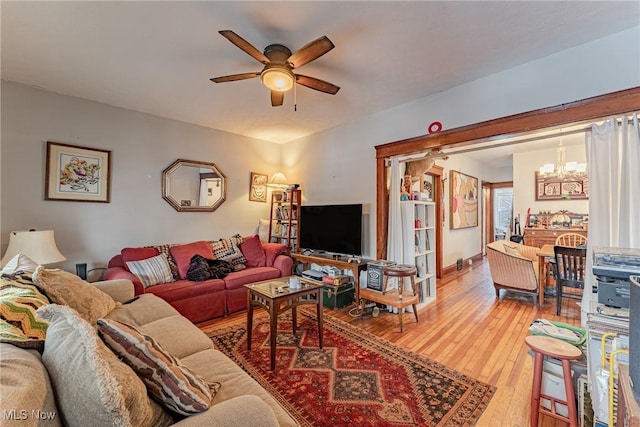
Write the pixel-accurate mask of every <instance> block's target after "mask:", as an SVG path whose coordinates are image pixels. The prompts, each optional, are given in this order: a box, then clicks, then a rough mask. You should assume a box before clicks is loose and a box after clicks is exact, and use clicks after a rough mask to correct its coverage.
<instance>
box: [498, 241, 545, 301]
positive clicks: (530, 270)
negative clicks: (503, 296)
mask: <svg viewBox="0 0 640 427" xmlns="http://www.w3.org/2000/svg"><path fill="white" fill-rule="evenodd" d="M537 251H539V248H536V247H533V246H526V245H522V244H520V243H514V242H510V241H505V240H497V241H495V242H491V243H489V244H488V245H487V259H488V260H489V270H490V271H491V279H492V280H493V286H494V287H495V289H496V297H499V296H500V289H506V290H509V291H515V292H522V293H525V294H529V295H531V296H532V297H533V303H534V305H535V304H537V303H538V296H539V292H540V285H539V282H538V256H537V255H536V252H537Z"/></svg>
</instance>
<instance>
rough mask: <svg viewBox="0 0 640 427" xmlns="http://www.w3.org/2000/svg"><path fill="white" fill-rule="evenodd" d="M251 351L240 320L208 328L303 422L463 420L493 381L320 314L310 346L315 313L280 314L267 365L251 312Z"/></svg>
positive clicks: (475, 411)
mask: <svg viewBox="0 0 640 427" xmlns="http://www.w3.org/2000/svg"><path fill="white" fill-rule="evenodd" d="M255 316H256V317H255V319H254V327H253V337H252V346H251V351H250V352H249V351H247V334H246V332H247V331H246V325H244V324H243V325H236V326H230V327H227V328H224V329H220V330H217V331H214V332H211V333H210V334H209V336H210V338H211V340H212V341H213V343H214V344H215V345H216V347H217V348H218V349H219V350H220V351H222V352H223V353H225V354H226V355H227V356H229V357H230V358H231V359H232V360H233V361H235V362H236V363H237V364H238V365H239V366H241V367H242V368H243V369H244V370H245V371H247V372H248V373H249V374H250V375H251V376H252V377H253V378H254V379H256V380H257V381H258V382H259V383H260V384H261V385H262V386H263V387H264V388H265V389H266V390H268V391H269V392H270V393H271V395H273V396H274V398H276V399H277V400H278V401H279V402H280V403H281V404H282V405H283V406H284V407H285V408H287V410H288V411H289V412H290V413H291V415H292V416H293V417H294V418H296V420H297V421H298V422H299V423H300V424H301V425H303V426H316V427H323V426H327V427H328V426H337V427H339V426H412V425H414V426H466V425H473V424H474V423H475V422H476V421H477V420H478V418H479V417H480V415H481V414H482V412H483V411H484V410H485V408H486V407H487V405H488V403H489V401H490V400H491V396H493V393H494V392H495V388H494V387H491V386H489V385H487V384H484V383H481V382H478V381H474V380H473V379H471V378H469V377H467V376H465V375H462V374H460V373H458V372H456V371H454V370H452V369H449V368H447V367H446V366H443V365H441V364H438V363H436V362H433V361H431V360H429V359H427V358H425V357H422V356H419V355H417V354H414V353H411V352H409V351H406V350H403V349H402V348H400V347H398V346H396V345H394V344H392V343H390V342H388V341H386V340H383V339H381V338H378V337H376V336H374V335H372V334H370V333H367V332H365V331H362V330H360V329H358V328H357V327H354V326H351V325H350V324H348V323H346V322H343V321H341V320H339V319H336V318H333V317H331V316H325V317H324V346H323V347H324V348H323V349H319V348H318V328H317V324H316V321H315V316H314V315H313V314H311V313H309V312H305V311H299V313H298V328H297V331H296V332H297V334H296V335H293V332H292V329H291V326H292V324H291V317H290V316H286V315H283V316H280V317H279V320H278V337H277V344H278V345H277V351H276V368H275V370H274V371H271V370H270V369H269V367H270V363H269V361H270V353H269V318H268V317H267V316H266V313H256V315H255Z"/></svg>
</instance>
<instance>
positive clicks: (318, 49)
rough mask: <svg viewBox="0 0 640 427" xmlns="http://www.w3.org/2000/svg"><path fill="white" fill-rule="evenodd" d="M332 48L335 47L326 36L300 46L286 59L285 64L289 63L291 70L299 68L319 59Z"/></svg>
mask: <svg viewBox="0 0 640 427" xmlns="http://www.w3.org/2000/svg"><path fill="white" fill-rule="evenodd" d="M334 47H335V45H334V44H333V43H332V42H331V40H329V38H328V37H327V36H322V37H320V38H319V39H316V40H314V41H312V42H311V43H307V44H306V45H304V46H302V47H301V48H300V49H298V50H297V51H296V52H295V53H294V54H293V55H291V56H290V57H289V59H287V62H289V63H290V64H291V66H292V67H293V68H299V67H302V66H303V65H304V64H308V63H309V62H311V61H313V60H314V59H317V58H320V57H321V56H322V55H324V54H325V53H327V52H329V51H330V50H331V49H333V48H334Z"/></svg>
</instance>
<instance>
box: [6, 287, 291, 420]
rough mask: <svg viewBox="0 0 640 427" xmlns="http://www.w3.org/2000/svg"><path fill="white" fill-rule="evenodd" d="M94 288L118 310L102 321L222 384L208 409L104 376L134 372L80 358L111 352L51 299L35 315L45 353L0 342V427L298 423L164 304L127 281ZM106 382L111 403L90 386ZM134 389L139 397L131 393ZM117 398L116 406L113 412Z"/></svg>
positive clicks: (112, 361) (115, 362)
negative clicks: (173, 404) (179, 408)
mask: <svg viewBox="0 0 640 427" xmlns="http://www.w3.org/2000/svg"><path fill="white" fill-rule="evenodd" d="M93 285H95V286H96V287H97V288H98V289H100V290H101V291H103V292H105V293H106V294H107V295H109V296H111V297H112V298H113V300H114V301H115V302H114V303H113V306H115V308H113V309H112V310H111V311H109V312H108V313H107V314H106V315H103V316H101V317H102V318H106V319H112V320H116V321H119V322H122V323H127V324H129V325H133V326H135V327H136V328H137V329H139V330H140V331H141V332H143V333H144V334H146V335H148V336H150V337H153V338H154V339H155V340H156V341H157V343H158V344H159V345H160V346H161V347H162V348H163V349H164V350H165V351H167V352H168V353H170V354H171V355H173V356H174V357H175V358H177V359H178V360H179V362H180V363H181V364H182V365H183V366H186V367H188V368H190V369H191V370H192V371H194V372H195V373H197V374H198V375H199V376H201V377H202V378H204V379H205V380H206V381H208V382H217V383H220V385H221V386H220V388H219V390H218V391H217V393H216V395H215V397H214V398H213V400H212V402H211V407H210V408H209V409H208V410H206V411H204V412H201V413H199V414H196V415H191V416H188V417H184V416H179V415H176V414H175V413H171V412H170V411H169V410H167V409H165V408H164V407H162V405H160V404H158V403H157V402H155V401H154V400H152V399H150V398H149V397H148V396H147V393H146V388H145V387H144V384H143V383H141V381H140V380H139V378H138V377H136V376H135V374H134V375H133V376H132V377H131V378H128V379H126V380H125V383H124V385H120V386H115V385H114V384H115V383H113V382H108V381H106V380H105V379H104V375H105V372H102V371H103V370H105V369H107V368H105V366H109V368H108V369H111V370H114V371H122V372H124V371H127V370H128V371H127V372H129V374H132V373H133V370H131V369H130V368H129V367H128V366H127V365H126V364H125V363H124V362H122V361H121V360H119V359H118V358H117V357H115V355H114V354H113V353H111V354H103V356H104V357H103V359H104V360H107V359H108V360H107V361H108V363H105V362H104V360H98V361H96V360H95V357H94V356H92V357H87V358H85V357H84V352H85V350H86V349H87V348H91V347H92V346H93V347H96V346H97V347H98V348H99V349H100V351H101V352H103V353H104V351H105V350H104V349H107V351H109V350H108V348H107V347H106V346H105V345H104V343H103V342H102V341H101V340H100V338H99V337H98V335H97V332H96V329H95V324H94V325H91V324H90V322H87V321H85V320H83V319H81V318H80V315H78V312H77V311H75V310H71V309H70V308H69V307H67V306H63V305H59V304H50V305H45V306H43V307H41V308H40V309H39V310H38V312H37V313H38V317H40V316H43V318H44V319H45V320H47V321H48V322H49V328H48V329H47V335H46V340H45V343H44V351H43V353H42V355H41V354H40V353H39V352H38V351H36V350H29V349H24V348H18V347H16V346H14V345H12V344H8V343H0V396H1V398H2V413H1V414H0V416H1V417H2V419H1V421H0V425H2V426H14V425H15V426H20V427H28V426H58V425H70V426H80V427H84V426H88V425H91V426H106V425H123V426H135V427H138V426H140V425H154V426H155V425H169V424H175V425H181V426H223V427H224V426H229V427H231V426H234V427H236V426H252V427H256V426H278V425H280V426H296V425H298V423H297V422H296V421H295V420H294V419H293V418H292V417H291V416H290V415H289V414H288V413H287V412H286V410H285V409H284V408H283V407H282V406H281V405H280V404H278V403H277V402H276V401H275V400H274V399H273V397H272V396H271V395H270V394H269V393H268V392H267V391H266V390H265V389H263V388H262V387H261V386H260V385H259V384H258V383H257V382H256V381H254V380H253V379H252V378H251V377H250V376H249V375H247V374H246V373H245V372H244V371H243V370H242V369H241V368H240V367H238V366H237V365H236V364H234V363H233V362H232V361H231V360H230V359H229V358H227V357H226V356H225V355H224V354H222V353H221V352H220V351H218V350H216V349H215V348H214V346H213V344H212V342H211V340H210V339H209V338H208V337H207V336H206V335H205V334H204V333H203V332H201V331H200V330H199V329H198V328H197V327H196V326H194V325H193V324H192V323H191V322H190V321H189V320H187V319H186V318H185V317H183V316H181V315H180V314H179V313H178V312H177V311H176V309H175V308H173V307H172V306H171V305H169V304H168V303H167V302H165V301H164V300H162V299H161V298H159V297H157V296H155V295H153V294H144V295H140V296H138V297H136V298H134V287H133V284H132V283H131V281H129V280H112V281H105V282H98V283H95V284H93ZM107 298H108V297H107ZM52 300H53V299H52ZM82 304H83V305H84V306H83V307H81V308H82V310H87V309H91V307H87V306H86V299H85V300H84V301H83V302H82ZM109 304H111V302H109ZM82 310H80V312H82ZM83 317H85V316H84V315H83ZM96 371H100V372H96ZM107 374H109V373H107ZM94 377H95V378H97V379H94ZM105 381H106V383H107V384H110V387H107V391H108V392H109V393H112V392H121V393H122V394H123V395H122V397H120V396H116V397H115V398H113V397H112V398H111V399H110V400H109V399H107V398H105V396H104V390H102V391H96V390H95V389H96V388H98V389H99V386H100V384H101V383H105ZM109 381H111V380H109ZM116 389H117V390H116ZM136 390H137V391H136ZM140 390H141V391H140ZM135 393H138V394H139V395H137V396H133V394H135ZM140 394H141V395H140ZM114 400H116V401H117V402H116V404H115V407H116V408H119V409H118V410H117V411H116V410H114V409H113V408H114V402H113V401H114ZM144 411H147V412H145V413H143V412H144ZM143 420H144V421H143Z"/></svg>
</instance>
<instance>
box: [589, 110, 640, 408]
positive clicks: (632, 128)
mask: <svg viewBox="0 0 640 427" xmlns="http://www.w3.org/2000/svg"><path fill="white" fill-rule="evenodd" d="M585 144H586V151H587V167H588V170H587V171H588V173H589V246H588V251H587V267H586V268H587V271H586V272H585V291H584V292H583V296H582V313H581V314H582V325H583V326H586V322H587V313H589V312H590V311H592V310H591V308H592V305H593V303H594V302H595V301H594V300H596V299H597V297H596V296H595V295H594V294H593V292H590V291H591V287H592V285H593V284H594V283H595V277H594V276H593V273H592V270H591V269H592V266H593V248H594V247H597V246H602V247H618V248H640V129H639V128H638V115H637V113H636V114H634V115H633V118H632V119H627V117H622V118H611V119H609V120H607V121H605V122H604V123H602V124H593V125H592V126H591V129H590V130H589V131H588V132H587V134H586V141H585ZM599 353H600V352H599V351H595V352H594V353H593V354H592V353H591V352H590V353H589V356H590V362H593V363H590V364H589V381H590V385H591V391H592V400H593V408H594V411H595V414H596V418H598V419H600V420H607V419H609V408H608V404H607V403H608V399H607V396H608V385H607V377H606V376H605V375H602V374H601V373H600V369H599V368H600V366H599V365H600V363H599V360H595V359H597V357H596V356H595V355H598V357H599Z"/></svg>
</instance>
